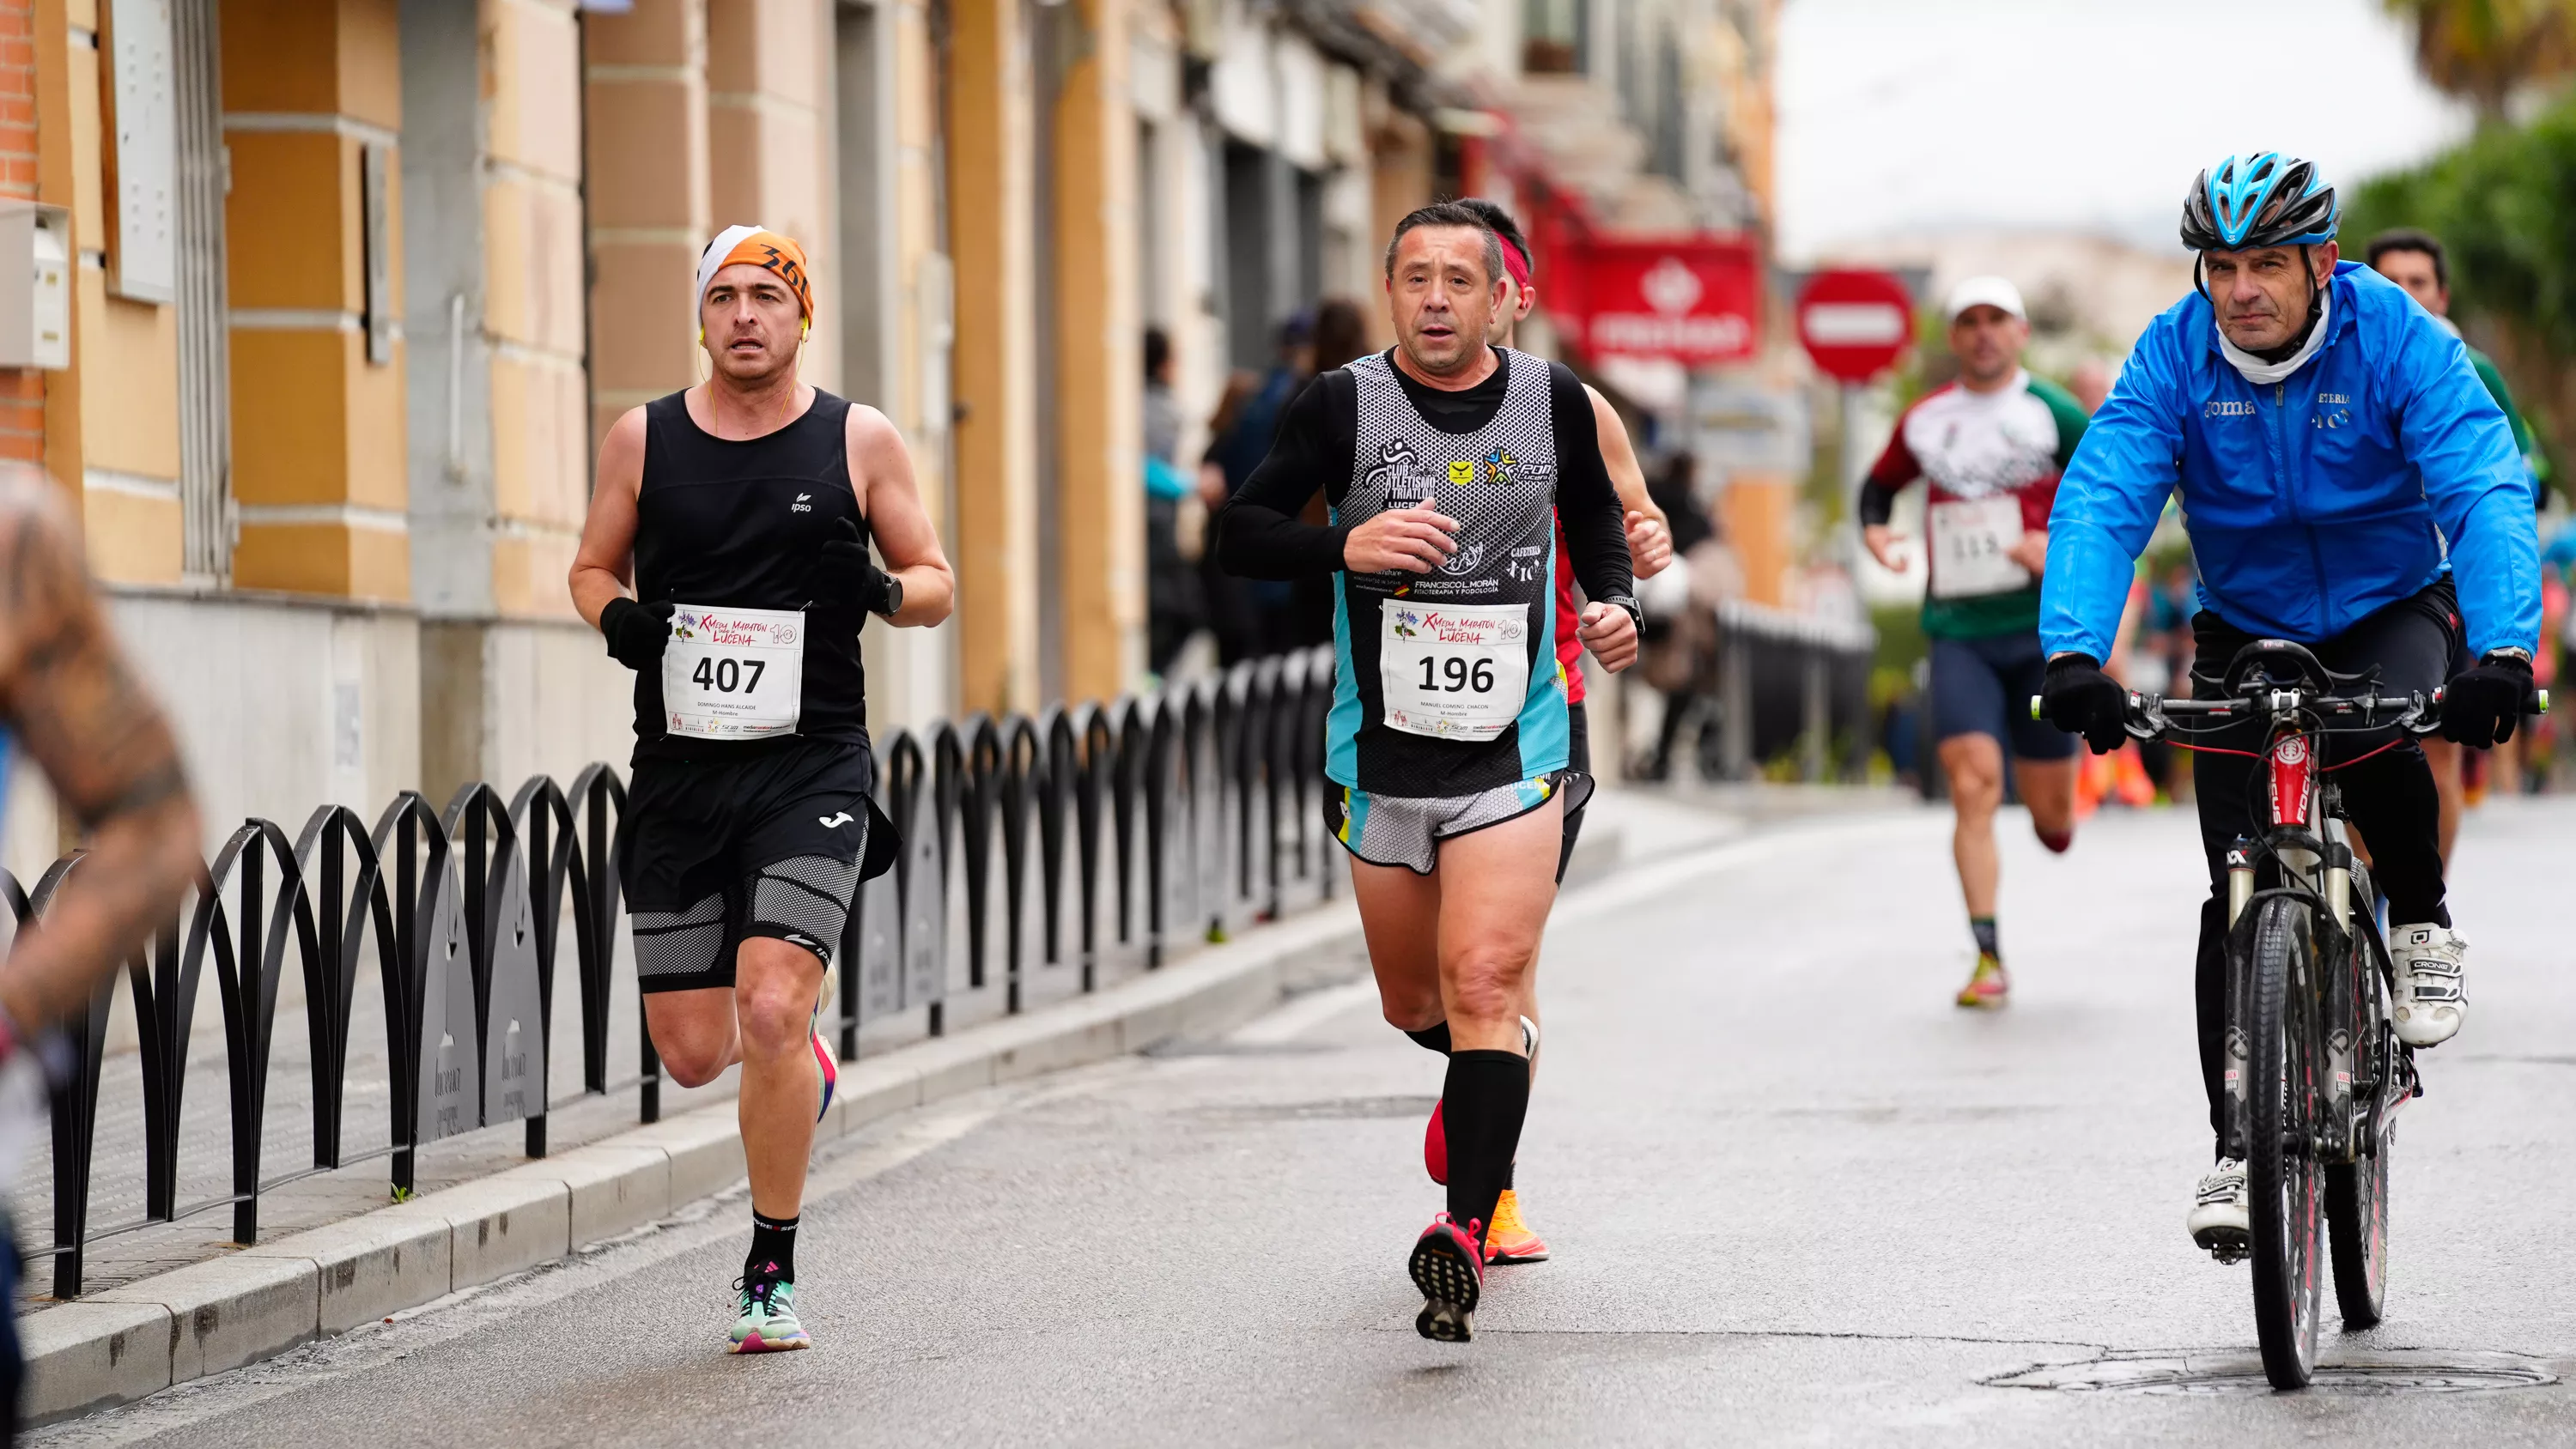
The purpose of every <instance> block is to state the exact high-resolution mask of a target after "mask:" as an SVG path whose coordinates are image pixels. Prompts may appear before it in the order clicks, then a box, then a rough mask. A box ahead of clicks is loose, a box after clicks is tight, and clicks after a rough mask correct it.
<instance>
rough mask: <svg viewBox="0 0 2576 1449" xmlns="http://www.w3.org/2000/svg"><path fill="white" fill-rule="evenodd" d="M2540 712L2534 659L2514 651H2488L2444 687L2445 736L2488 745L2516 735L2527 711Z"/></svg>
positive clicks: (2528, 712)
mask: <svg viewBox="0 0 2576 1449" xmlns="http://www.w3.org/2000/svg"><path fill="white" fill-rule="evenodd" d="M2539 712H2540V691H2539V690H2538V689H2537V688H2536V687H2535V686H2534V685H2533V684H2532V682H2531V661H2530V660H2528V659H2524V658H2522V657H2521V656H2519V655H2514V654H2489V655H2488V656H2487V657H2486V658H2484V659H2481V660H2479V661H2478V664H2477V667H2476V668H2475V669H2468V670H2463V671H2462V672H2461V673H2460V674H2459V675H2458V676H2457V677H2456V678H2454V679H2452V681H2451V682H2450V684H2449V685H2448V686H2446V687H2445V688H2444V689H2443V691H2442V738H2444V739H2446V740H2456V741H2458V742H2459V743H2461V744H2464V745H2474V746H2476V747H2477V748H2479V749H2482V750H2483V749H2485V748H2486V747H2487V746H2489V745H2500V744H2503V743H2504V742H2505V741H2507V740H2509V739H2512V738H2513V727H2514V725H2515V724H2516V723H2517V722H2518V721H2520V720H2521V718H2522V717H2523V716H2524V715H2527V714H2537V713H2539Z"/></svg>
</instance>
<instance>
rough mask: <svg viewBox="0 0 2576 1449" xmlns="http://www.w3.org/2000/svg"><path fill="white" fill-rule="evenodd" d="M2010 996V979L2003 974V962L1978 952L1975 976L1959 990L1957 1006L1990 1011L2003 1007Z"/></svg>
mask: <svg viewBox="0 0 2576 1449" xmlns="http://www.w3.org/2000/svg"><path fill="white" fill-rule="evenodd" d="M2011 994H2012V978H2011V977H2009V976H2006V975H2005V974H2004V963H2003V961H2002V960H2001V959H1999V958H1998V957H1995V956H1992V955H1990V954H1988V953H1986V952H1983V951H1980V952H1978V953H1977V969H1976V972H1975V974H1973V975H1971V976H1970V977H1969V978H1968V984H1967V985H1965V986H1962V987H1960V988H1959V1004H1960V1005H1961V1006H1976V1007H1983V1008H1985V1009H1986V1010H1989V1011H1991V1010H1993V1009H1995V1008H1996V1007H1999V1006H2001V1005H2003V1004H2004V1002H2005V1001H2006V1000H2007V999H2008V998H2009V997H2010V996H2011Z"/></svg>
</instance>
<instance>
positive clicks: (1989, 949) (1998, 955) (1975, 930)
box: [1968, 916, 2004, 961]
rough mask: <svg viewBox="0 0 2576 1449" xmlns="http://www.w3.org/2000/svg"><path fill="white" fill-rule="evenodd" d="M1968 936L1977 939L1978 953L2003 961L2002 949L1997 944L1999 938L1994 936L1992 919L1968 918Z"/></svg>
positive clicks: (1993, 919) (1993, 921) (1990, 917)
mask: <svg viewBox="0 0 2576 1449" xmlns="http://www.w3.org/2000/svg"><path fill="white" fill-rule="evenodd" d="M1968 934H1970V935H1972V936H1974V937H1976V938H1977V949H1978V950H1979V951H1982V952H1984V953H1985V954H1986V955H1989V956H1992V957H1994V958H1995V959H1996V960H1998V961H2000V960H2002V959H2004V948H2003V947H2002V946H2001V945H2000V944H1998V941H1999V939H2000V938H1998V937H1997V936H1996V934H1995V918H1994V917H1992V916H1970V917H1969V918H1968Z"/></svg>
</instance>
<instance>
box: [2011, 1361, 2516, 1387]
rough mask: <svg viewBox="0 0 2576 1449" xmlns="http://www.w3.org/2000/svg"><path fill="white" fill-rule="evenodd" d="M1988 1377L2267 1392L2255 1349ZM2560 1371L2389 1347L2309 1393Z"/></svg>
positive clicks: (2341, 1366) (2480, 1381)
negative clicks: (2252, 1350)
mask: <svg viewBox="0 0 2576 1449" xmlns="http://www.w3.org/2000/svg"><path fill="white" fill-rule="evenodd" d="M1984 1382H1985V1383H1986V1384H1987V1385H1989V1386H1990V1387H1993V1388H2002V1389H2057V1390H2059V1391H2061V1392H2065V1393H2079V1394H2086V1393H2110V1394H2269V1393H2272V1392H2273V1388H2272V1385H2271V1383H2270V1382H2269V1381H2268V1380H2266V1379H2265V1378H2264V1377H2263V1364H2262V1361H2261V1360H2260V1359H2258V1358H2256V1357H2255V1356H2254V1355H2252V1354H2234V1353H2231V1354H2170V1353H2166V1354H2138V1355H2114V1356H2112V1357H2110V1358H2102V1359H2095V1360H2093V1361H2091V1362H2089V1363H2073V1364H2040V1365H2038V1366H2036V1367H2033V1368H2027V1369H2023V1370H2021V1371H2020V1372H2019V1373H2011V1374H2005V1375H2003V1376H2002V1377H2000V1378H1991V1379H1987V1380H1984ZM2556 1382H2558V1376H2557V1375H2555V1374H2553V1373H2551V1372H2549V1371H2548V1370H2547V1369H2544V1368H2541V1367H2539V1366H2538V1365H2536V1364H2534V1363H2533V1362H2531V1361H2530V1360H2528V1359H2523V1358H2518V1357H2516V1356H2514V1355H2511V1354H2457V1353H2453V1354H2412V1353H2385V1354H2374V1355H2370V1356H2367V1357H2354V1358H2349V1359H2343V1360H2338V1361H2336V1362H2332V1363H2323V1364H2319V1365H2318V1366H2317V1370H2316V1374H2315V1376H2314V1377H2313V1378H2312V1379H2310V1380H2309V1383H2308V1392H2310V1393H2323V1394H2459V1393H2477V1392H2483V1391H2488V1390H2494V1389H2532V1388H2539V1387H2541V1386H2542V1385H2545V1384H2554V1383H2556Z"/></svg>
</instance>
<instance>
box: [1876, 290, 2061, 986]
mask: <svg viewBox="0 0 2576 1449" xmlns="http://www.w3.org/2000/svg"><path fill="white" fill-rule="evenodd" d="M1944 315H1946V316H1947V317H1948V318H1949V321H1950V351H1951V352H1952V353H1953V354H1954V355H1955V356H1956V357H1957V358H1958V360H1959V380H1958V381H1956V382H1953V383H1949V384H1946V385H1944V386H1942V387H1939V388H1936V389H1934V390H1933V391H1931V392H1929V393H1926V394H1925V395H1924V396H1923V397H1922V398H1920V399H1919V400H1917V401H1916V402H1915V404H1914V405H1913V406H1912V407H1909V408H1907V409H1906V410H1905V413H1904V415H1903V416H1901V417H1899V418H1898V419H1897V421H1896V436H1894V437H1893V438H1891V439H1889V440H1888V444H1887V451H1886V452H1885V453H1882V454H1881V455H1879V459H1878V462H1877V464H1876V465H1874V466H1873V467H1872V468H1871V469H1870V470H1869V480H1868V481H1867V482H1866V483H1864V484H1863V485H1862V486H1861V491H1860V522H1861V541H1862V542H1863V543H1865V544H1867V545H1868V546H1869V551H1870V555H1871V556H1872V557H1874V558H1876V559H1877V560H1878V561H1879V563H1880V564H1881V565H1883V566H1885V567H1887V568H1889V569H1893V570H1896V571H1897V572H1900V573H1901V572H1903V571H1904V570H1905V568H1906V566H1907V562H1906V560H1905V558H1904V557H1903V556H1902V555H1901V554H1900V553H1899V552H1898V551H1897V548H1896V545H1897V543H1898V542H1899V541H1900V535H1899V534H1898V533H1897V532H1896V530H1895V529H1894V528H1892V527H1890V526H1889V523H1888V520H1889V518H1890V516H1891V514H1892V511H1893V509H1894V507H1895V503H1896V495H1897V493H1898V491H1899V490H1901V489H1903V488H1904V487H1906V485H1908V484H1910V483H1912V482H1913V481H1914V480H1915V479H1917V478H1920V479H1923V480H1924V481H1925V483H1926V484H1927V485H1928V486H1929V488H1930V490H1931V492H1930V497H1929V499H1928V501H1927V505H1926V507H1925V509H1924V514H1925V518H1926V521H1927V523H1928V525H1929V527H1928V528H1927V529H1926V532H1928V533H1929V534H1930V535H1931V548H1930V549H1929V562H1930V567H1931V580H1930V584H1929V587H1928V589H1927V591H1926V595H1925V598H1924V601H1923V632H1924V634H1925V636H1926V637H1928V638H1929V639H1930V641H1931V646H1932V688H1931V698H1930V700H1929V705H1930V708H1929V710H1928V711H1927V713H1928V714H1929V716H1930V718H1929V721H1928V722H1929V724H1930V727H1931V728H1930V733H1931V734H1932V736H1933V738H1935V739H1938V740H1939V741H1940V754H1941V768H1942V769H1943V770H1945V771H1947V772H1948V773H1949V778H1950V798H1951V801H1952V803H1953V805H1954V807H1955V808H1956V810H1957V812H1958V829H1957V833H1956V834H1955V836H1954V837H1953V840H1952V849H1953V852H1954V853H1955V854H1956V856H1957V858H1958V865H1959V887H1960V890H1961V892H1962V893H1963V894H1965V895H1966V897H1967V906H1968V929H1969V931H1970V933H1971V934H1972V935H1973V936H1974V937H1975V938H1976V943H1977V964H1976V968H1975V970H1974V972H1973V974H1971V975H1970V976H1969V978H1968V984H1967V985H1966V986H1964V987H1962V988H1961V989H1960V991H1959V998H1958V1000H1959V1004H1960V1005H1961V1006H1978V1007H1998V1006H2001V1005H2003V1004H2004V1002H2005V1000H2006V997H2007V993H2008V992H2009V991H2010V990H2011V982H2010V978H2008V977H2007V976H2006V975H2005V974H2004V963H2003V948H2002V946H2001V945H2000V944H1999V943H1998V940H1997V937H1996V932H1995V893H1996V888H1997V883H1998V879H1999V877H2000V875H2001V867H2000V865H1999V863H1998V861H1997V858H1996V853H1995V810H1996V808H1997V807H1998V806H1999V805H2001V804H2002V803H2003V792H2004V748H2005V746H2006V745H2010V746H2011V748H2012V753H2013V781H2014V784H2015V785H2016V786H2018V787H2019V789H2020V792H2021V798H2022V802H2023V803H2024V804H2025V805H2027V806H2029V807H2030V823H2031V828H2032V829H2033V830H2035V831H2037V832H2038V835H2039V839H2040V843H2041V844H2043V845H2046V846H2047V847H2048V848H2049V849H2050V850H2053V851H2062V850H2064V849H2066V848H2067V846H2069V845H2071V844H2073V843H2074V840H2075V738H2074V736H2072V735H2069V734H2066V733H2064V732H2063V731H2061V730H2058V729H2056V728H2055V727H2054V726H2050V725H2044V724H2041V723H2039V722H2038V721H2036V720H2033V719H2032V718H2031V717H2030V706H2029V700H2030V698H2031V697H2032V696H2033V695H2035V694H2038V693H2039V690H2040V682H2041V678H2042V676H2044V675H2045V674H2046V673H2047V672H2048V661H2047V659H2046V658H2045V657H2044V656H2043V655H2042V654H2041V653H2040V649H2039V575H2040V571H2041V570H2042V569H2043V568H2044V567H2045V566H2046V564H2047V560H2048V510H2049V506H2050V505H2051V504H2052V503H2053V502H2055V501H2056V497H2057V479H2058V475H2059V474H2061V473H2063V472H2065V471H2066V464H2067V461H2068V460H2069V459H2071V458H2073V457H2074V456H2075V442H2076V440H2077V439H2078V438H2081V437H2083V436H2084V412H2083V409H2082V408H2080V407H2078V406H2077V405H2076V402H2075V399H2074V398H2072V397H2070V396H2068V395H2067V394H2066V393H2065V392H2064V391H2063V390H2061V389H2060V388H2058V387H2057V386H2056V385H2055V384H2054V383H2049V382H2044V381H2042V380H2040V379H2038V378H2035V377H2032V376H2031V375H2030V373H2029V372H2028V371H2027V370H2026V369H2024V368H2023V367H2022V365H2021V350H2022V347H2023V345H2024V344H2026V343H2028V342H2029V341H2030V321H2029V317H2028V315H2027V314H2026V313H2025V312H2024V311H2023V309H2022V302H2021V291H2020V289H2019V288H2016V287H2015V286H2013V284H2012V283H2011V282H2009V281H2006V280H2005V279H2004V278H2002V277H1969V278H1967V279H1965V280H1963V281H1961V282H1960V283H1959V284H1958V285H1957V286H1955V287H1952V288H1951V289H1950V298H1949V304H1948V306H1947V307H1946V308H1945V309H1944ZM2015 701H2019V702H2020V707H2019V708H2016V707H2015Z"/></svg>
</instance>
